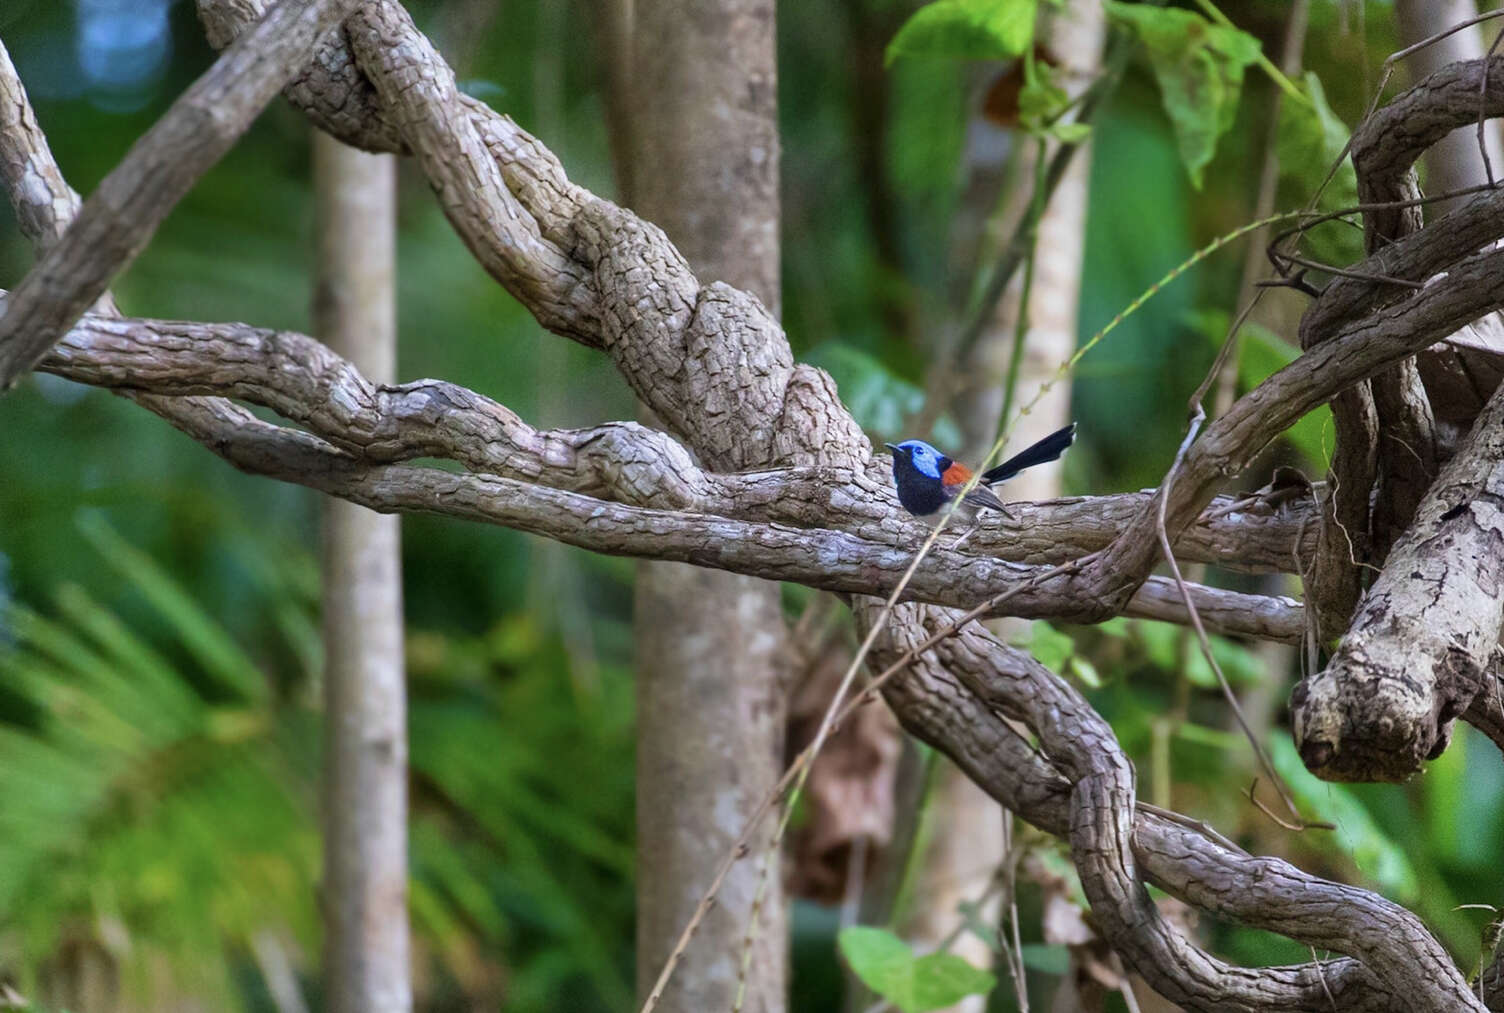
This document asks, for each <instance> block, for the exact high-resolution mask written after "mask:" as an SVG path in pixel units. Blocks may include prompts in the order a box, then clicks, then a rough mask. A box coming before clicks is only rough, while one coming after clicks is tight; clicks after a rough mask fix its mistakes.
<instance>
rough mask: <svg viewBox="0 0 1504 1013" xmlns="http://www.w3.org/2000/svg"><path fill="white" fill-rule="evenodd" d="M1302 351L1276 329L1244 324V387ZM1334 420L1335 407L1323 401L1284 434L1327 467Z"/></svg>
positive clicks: (1253, 384)
mask: <svg viewBox="0 0 1504 1013" xmlns="http://www.w3.org/2000/svg"><path fill="white" fill-rule="evenodd" d="M1299 354H1300V350H1299V349H1297V348H1296V347H1294V346H1293V345H1291V344H1290V343H1289V342H1288V341H1285V340H1283V339H1281V338H1280V337H1279V335H1277V334H1275V333H1274V332H1273V331H1270V330H1268V329H1266V328H1264V327H1260V326H1258V325H1257V324H1244V325H1243V334H1242V340H1241V343H1240V344H1239V346H1238V383H1239V384H1240V385H1241V386H1242V387H1243V389H1244V390H1252V389H1253V388H1254V387H1256V386H1258V385H1259V384H1260V383H1262V382H1263V381H1264V380H1266V379H1268V378H1269V377H1270V376H1272V375H1273V374H1274V373H1276V372H1278V371H1279V370H1281V369H1284V368H1285V367H1286V366H1288V365H1289V364H1290V363H1292V362H1294V361H1295V357H1296V356H1297V355H1299ZM1331 420H1332V410H1331V409H1330V408H1328V407H1327V406H1326V405H1322V406H1321V407H1320V408H1317V409H1315V410H1314V411H1311V412H1309V413H1308V414H1306V415H1305V416H1304V417H1303V418H1301V420H1300V421H1299V422H1297V423H1295V425H1293V426H1291V427H1290V428H1289V429H1287V430H1285V434H1284V435H1285V438H1286V439H1287V440H1289V441H1290V442H1291V443H1293V444H1294V445H1295V448H1296V449H1297V450H1299V451H1300V452H1301V454H1302V455H1303V456H1304V457H1305V459H1306V460H1307V461H1309V462H1311V464H1312V465H1317V466H1323V467H1324V466H1325V465H1326V462H1327V460H1328V459H1329V458H1330V457H1331V450H1332V441H1333V440H1334V439H1335V437H1334V435H1333V430H1332V421H1331Z"/></svg>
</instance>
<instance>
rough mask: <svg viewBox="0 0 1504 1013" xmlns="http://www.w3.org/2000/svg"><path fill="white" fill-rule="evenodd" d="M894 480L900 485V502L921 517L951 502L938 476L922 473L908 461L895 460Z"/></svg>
mask: <svg viewBox="0 0 1504 1013" xmlns="http://www.w3.org/2000/svg"><path fill="white" fill-rule="evenodd" d="M893 481H894V482H895V483H896V484H897V486H898V502H900V503H902V504H903V508H904V509H905V510H907V511H908V512H909V513H911V514H915V515H917V516H919V517H925V516H928V515H929V514H932V513H934V512H935V511H936V510H939V509H940V508H941V507H943V506H945V504H946V503H948V502H950V497H948V496H946V495H945V486H944V485H943V484H942V483H941V482H940V480H939V479H938V478H930V477H929V476H928V475H925V474H923V473H921V472H920V471H919V469H917V468H915V467H914V466H913V465H912V464H910V463H909V462H908V461H905V460H899V459H895V460H894V462H893Z"/></svg>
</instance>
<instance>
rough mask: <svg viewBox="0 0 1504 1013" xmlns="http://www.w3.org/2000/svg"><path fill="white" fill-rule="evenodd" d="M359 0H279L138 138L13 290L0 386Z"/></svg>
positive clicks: (39, 350)
mask: <svg viewBox="0 0 1504 1013" xmlns="http://www.w3.org/2000/svg"><path fill="white" fill-rule="evenodd" d="M359 2H360V0H282V2H281V3H278V4H277V5H276V6H275V7H273V8H271V10H269V11H268V12H267V14H266V16H265V17H264V18H263V19H262V20H261V21H260V22H259V23H258V24H257V25H256V26H255V27H254V28H252V29H251V30H250V31H248V32H247V33H246V34H245V35H243V36H242V37H241V38H240V39H238V40H237V41H236V43H235V44H234V45H233V46H231V47H229V48H228V49H226V50H225V52H224V53H223V54H222V55H221V56H220V58H219V59H218V60H217V61H216V62H215V64H214V66H213V67H211V68H209V70H208V71H207V72H206V73H205V74H204V75H203V76H202V77H200V78H199V79H198V80H197V81H195V82H194V83H193V85H192V86H191V87H190V88H189V89H188V90H187V91H185V92H184V93H183V94H182V95H181V96H179V97H178V99H177V101H175V102H174V103H173V104H172V108H170V109H169V110H168V111H167V112H166V114H164V115H163V117H162V118H161V119H160V120H158V121H157V122H156V124H155V125H153V126H152V128H151V129H150V130H148V131H147V132H146V134H145V135H144V136H142V138H141V139H140V140H139V141H137V142H136V144H135V146H134V147H133V148H131V151H130V154H128V155H126V157H125V159H124V160H123V161H121V163H120V164H119V165H118V166H116V167H115V168H114V169H113V170H112V171H111V172H110V174H109V175H108V176H106V177H105V179H104V182H102V183H100V184H99V189H98V190H97V191H96V192H95V193H94V194H93V195H92V196H90V198H89V199H88V200H87V201H85V202H84V205H83V208H82V210H80V211H79V213H78V216H77V218H76V219H75V220H74V221H73V223H72V224H71V225H70V226H69V228H68V231H67V233H66V234H64V235H63V236H61V237H60V238H59V239H58V241H57V242H56V243H54V244H52V245H51V246H49V248H48V250H47V252H46V253H44V254H43V255H42V258H41V260H40V262H39V263H38V264H37V266H36V267H35V268H34V269H33V270H32V271H30V272H29V273H28V274H27V275H26V277H25V278H24V279H23V280H22V282H21V284H20V285H19V286H18V287H17V288H16V291H15V292H14V293H13V294H12V297H11V299H10V303H9V308H8V309H7V310H6V313H5V316H3V317H0V391H3V390H5V389H6V388H8V387H10V386H11V385H12V384H13V383H15V381H16V378H17V377H19V376H20V375H21V374H22V373H24V372H26V371H27V370H29V369H31V368H32V366H34V365H36V363H37V361H38V360H40V359H41V358H42V356H43V355H45V354H46V353H47V349H49V348H51V347H52V346H53V345H54V344H55V343H56V342H57V340H58V339H59V338H61V337H62V336H63V335H64V334H65V333H67V331H68V328H69V327H71V326H72V325H73V323H74V322H75V321H76V320H77V319H78V318H79V317H80V316H81V315H82V314H83V313H84V311H85V310H87V309H88V308H89V307H90V306H91V305H93V304H94V302H95V300H97V299H99V297H100V296H102V295H103V294H104V292H105V290H106V289H107V288H109V285H110V280H111V279H112V278H114V276H115V275H116V274H118V273H120V271H122V270H124V269H125V268H126V267H127V266H128V265H129V264H130V263H131V261H133V260H134V259H135V258H136V255H137V254H138V253H140V252H141V250H142V249H143V248H145V246H146V244H147V242H149V241H150V240H151V237H152V235H153V234H155V232H156V230H157V225H158V224H160V223H161V221H162V219H164V218H166V217H167V213H168V212H169V211H171V210H172V208H173V206H174V205H176V204H177V202H178V201H179V200H180V199H181V198H182V196H183V195H184V194H185V193H187V192H188V188H189V187H190V186H192V185H193V184H194V183H195V182H196V181H197V180H198V178H199V177H200V176H202V175H203V174H204V173H205V172H207V171H208V170H209V168H210V167H211V166H213V165H214V163H216V162H218V161H219V159H220V158H221V157H223V155H224V154H225V152H227V151H229V150H230V146H231V145H232V144H234V143H235V140H236V138H238V137H239V136H240V135H241V134H242V133H244V132H245V130H246V128H247V127H249V126H250V125H251V122H252V121H253V120H254V119H255V118H256V116H257V115H259V114H260V112H261V110H262V108H263V107H264V106H265V105H266V104H267V103H268V102H270V101H271V100H272V98H273V97H275V96H276V94H277V91H278V90H279V89H280V88H281V87H282V86H283V85H284V84H286V83H287V82H288V81H289V80H290V79H291V78H292V76H293V75H294V74H295V73H296V72H297V71H298V70H299V69H301V68H302V67H303V66H304V65H306V64H307V63H308V58H309V57H310V56H311V55H312V54H313V51H314V45H315V43H316V42H317V41H318V39H319V37H320V36H321V35H322V34H323V33H324V32H325V31H327V30H328V29H329V27H330V26H332V25H336V24H338V23H339V22H340V21H341V20H342V19H343V18H344V16H345V15H346V14H348V13H349V12H350V11H351V10H353V9H354V8H355V7H356V6H357V5H358V4H359ZM28 203H29V202H28Z"/></svg>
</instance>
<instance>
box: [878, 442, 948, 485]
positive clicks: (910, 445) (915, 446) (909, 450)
mask: <svg viewBox="0 0 1504 1013" xmlns="http://www.w3.org/2000/svg"><path fill="white" fill-rule="evenodd" d="M883 446H885V447H887V448H888V449H889V450H891V451H893V471H894V473H895V474H897V473H898V469H899V468H900V467H901V466H902V463H903V462H904V461H907V462H909V463H910V464H912V465H913V466H914V470H915V471H917V472H919V474H921V475H923V476H924V477H925V478H934V479H938V478H939V477H940V475H941V473H942V472H944V471H945V469H946V468H947V467H948V466H949V465H950V458H948V457H946V456H945V455H944V454H942V453H940V451H938V450H936V449H935V448H934V447H932V446H930V445H929V444H928V443H925V442H924V441H923V440H904V441H903V442H902V443H899V444H892V443H885V444H883Z"/></svg>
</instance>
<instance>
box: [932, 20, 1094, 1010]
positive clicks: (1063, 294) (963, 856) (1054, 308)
mask: <svg viewBox="0 0 1504 1013" xmlns="http://www.w3.org/2000/svg"><path fill="white" fill-rule="evenodd" d="M1104 35H1105V25H1104V22H1103V18H1102V12H1101V5H1100V3H1098V2H1097V0H1071V2H1070V3H1068V4H1067V5H1066V8H1065V10H1064V11H1063V12H1062V13H1061V14H1060V15H1058V16H1057V17H1055V18H1054V19H1053V20H1052V22H1051V24H1050V25H1049V27H1048V29H1047V33H1046V36H1045V38H1046V44H1047V46H1048V48H1049V50H1050V52H1051V54H1052V55H1053V56H1054V57H1055V58H1056V59H1058V60H1059V61H1061V71H1062V74H1063V83H1064V84H1065V86H1066V87H1067V88H1068V89H1069V90H1070V92H1071V94H1073V95H1075V94H1079V93H1080V92H1081V91H1083V90H1084V89H1085V88H1086V86H1087V85H1088V84H1089V83H1090V80H1091V75H1092V74H1093V73H1094V72H1095V71H1096V70H1097V69H1098V68H1099V67H1100V65H1101V53H1102V43H1103V38H1104ZM976 119H977V120H978V122H976V123H973V124H972V125H971V127H970V133H971V142H972V145H973V146H974V147H975V148H976V149H977V150H980V151H984V152H985V151H988V150H993V149H995V148H997V147H998V144H997V142H993V143H991V144H988V143H985V138H984V137H979V136H978V135H979V134H982V135H985V134H986V133H987V132H989V131H996V130H999V129H1000V128H998V127H997V126H995V125H993V124H990V123H987V122H986V121H985V120H984V118H983V117H982V116H981V114H980V113H977V114H976ZM1014 143H1015V144H1016V145H1018V146H1019V147H1020V148H1021V149H1022V150H1021V151H1020V153H1019V157H1018V162H1019V163H1020V165H1019V167H1018V171H1017V172H1016V173H1015V179H1016V180H1017V181H1018V186H1019V188H1020V193H1018V194H1015V195H1013V199H1011V200H1010V201H1009V202H1008V205H1009V206H1008V207H1007V209H1006V211H1005V213H1004V215H1002V216H1001V217H1002V218H1003V219H1004V225H1005V227H1006V229H1007V230H1008V231H1011V229H1012V228H1013V226H1014V224H1015V223H1016V221H1017V219H1018V218H1021V217H1022V216H1023V214H1024V213H1025V212H1026V211H1027V209H1028V203H1029V190H1030V186H1031V183H1030V181H1031V180H1032V179H1033V176H1034V159H1035V158H1036V157H1037V152H1038V146H1037V145H1036V144H1035V143H1034V141H1033V140H1032V139H1031V138H1027V137H1024V136H1022V135H1021V134H1020V135H1019V136H1017V137H1015V138H1014ZM1090 156H1091V152H1090V150H1089V149H1087V150H1084V151H1081V152H1078V153H1077V154H1076V157H1075V158H1074V159H1073V160H1072V162H1071V165H1070V168H1069V169H1068V170H1067V172H1066V174H1065V176H1064V177H1062V179H1061V180H1060V184H1059V186H1058V187H1056V190H1055V193H1054V195H1053V196H1052V197H1051V199H1050V203H1049V205H1048V206H1047V207H1046V209H1045V212H1044V215H1043V217H1042V218H1041V219H1040V221H1039V233H1038V239H1037V241H1036V243H1035V261H1034V279H1033V284H1032V287H1031V292H1030V296H1029V307H1028V319H1027V320H1026V322H1025V332H1024V348H1023V357H1022V359H1021V360H1020V364H1019V373H1018V386H1017V389H1016V391H1015V399H1014V402H1013V408H1014V411H1015V412H1016V411H1017V410H1018V408H1019V407H1021V406H1022V405H1024V404H1026V403H1027V402H1028V401H1029V400H1031V399H1032V398H1033V397H1034V395H1035V393H1036V392H1037V391H1038V389H1039V387H1040V386H1041V385H1042V384H1043V383H1044V382H1045V381H1046V380H1048V379H1050V378H1051V377H1053V376H1054V374H1055V370H1056V369H1057V368H1058V367H1059V365H1060V363H1062V362H1064V361H1065V360H1066V359H1067V358H1068V357H1069V356H1070V354H1071V353H1072V352H1073V351H1074V350H1075V347H1076V310H1077V305H1078V303H1079V301H1080V293H1081V264H1082V259H1083V257H1084V254H1085V242H1086V204H1087V199H1086V198H1087V182H1088V178H1089V175H1090V165H1091V158H1090ZM975 171H977V172H982V173H988V174H994V173H995V169H994V168H992V167H990V166H988V165H985V164H981V165H978V166H977V167H976V170H975ZM1008 212H1011V214H1009V213H1008ZM1009 218H1012V220H1011V221H1009V220H1007V219H1009ZM1022 280H1023V272H1022V271H1020V272H1019V273H1018V274H1017V275H1016V276H1015V278H1014V281H1013V284H1012V285H1010V286H1009V288H1008V290H1007V291H1006V292H1005V293H1004V295H1003V298H1002V299H1001V300H1000V301H999V303H998V307H997V312H996V313H995V315H994V316H993V318H992V320H991V322H990V323H989V325H988V328H987V330H986V331H985V332H984V333H983V334H982V336H981V338H980V339H979V340H978V341H977V344H976V346H975V348H974V350H973V352H972V355H971V358H970V360H969V362H968V363H967V373H968V375H969V376H970V377H973V378H974V381H973V382H972V383H970V384H968V385H967V386H966V387H964V388H963V389H962V390H961V391H960V393H959V394H958V395H957V398H956V404H955V414H956V419H957V422H958V423H959V424H960V426H961V430H962V434H963V437H964V439H965V450H964V451H963V453H964V454H965V455H966V459H967V460H969V461H972V462H973V463H975V462H976V461H978V460H979V459H980V456H981V455H983V454H985V453H986V452H987V450H988V449H990V448H991V446H992V443H993V441H994V440H995V439H996V438H997V430H998V425H999V422H1000V421H1002V422H1006V421H1007V420H1001V419H1000V418H999V413H1000V412H1001V410H1002V406H1003V400H1004V385H1005V384H1006V382H1007V374H1008V364H1009V359H1010V357H1011V356H1012V354H1013V347H1014V341H1015V335H1016V332H1017V326H1018V314H1019V308H1020V302H1021V295H1022ZM1070 396H1071V394H1070V385H1069V384H1068V383H1062V384H1059V385H1057V386H1056V387H1055V388H1054V389H1053V390H1052V391H1051V392H1050V393H1049V394H1048V395H1046V396H1045V397H1044V399H1043V400H1041V401H1040V402H1039V404H1038V405H1036V406H1035V407H1034V408H1033V410H1032V411H1031V412H1030V413H1029V414H1028V415H1026V416H1023V417H1022V418H1020V419H1019V420H1018V423H1017V425H1016V426H1015V427H1014V430H1013V435H1012V437H1011V439H1010V441H1009V446H1008V448H1006V449H1005V450H1004V451H1003V454H1004V455H1007V454H1009V453H1012V452H1015V451H1017V450H1019V449H1022V448H1023V447H1026V446H1028V445H1029V444H1030V443H1032V442H1034V441H1035V440H1037V439H1039V438H1041V437H1043V436H1045V435H1046V434H1047V433H1049V432H1051V431H1053V430H1055V429H1058V428H1060V427H1061V426H1063V425H1065V424H1066V423H1067V422H1069V421H1070ZM1000 495H1001V496H1002V498H1003V500H1004V501H1005V502H1006V501H1009V500H1041V499H1050V498H1053V497H1055V496H1058V495H1060V466H1059V465H1049V466H1045V467H1039V468H1033V469H1030V470H1029V471H1026V472H1024V473H1023V474H1021V475H1019V476H1018V477H1017V478H1015V479H1013V480H1011V481H1010V482H1009V483H1008V485H1007V486H1006V488H1004V489H1002V490H1001V491H1000ZM989 625H992V626H993V628H994V629H995V630H996V631H997V632H999V633H1001V634H1003V635H1004V636H1005V637H1013V636H1017V635H1019V634H1022V633H1024V632H1025V631H1027V629H1028V626H1029V624H1028V622H1026V621H1024V620H1014V619H1004V620H998V621H997V622H996V623H994V624H989ZM942 762H943V763H944V766H943V767H942V769H941V770H940V772H939V776H938V778H937V781H936V787H935V797H934V799H933V801H932V803H931V809H930V819H931V821H932V823H933V825H934V826H935V827H936V828H937V830H936V832H935V833H934V834H933V837H932V840H933V844H932V845H931V846H930V850H929V852H928V854H926V855H925V857H924V865H923V867H922V878H921V880H920V886H919V889H918V896H919V897H920V898H922V899H923V907H922V908H920V909H918V910H917V911H916V921H915V925H914V926H913V929H914V933H915V936H916V938H917V939H918V940H920V941H922V943H930V944H938V943H939V942H940V941H941V940H943V939H945V938H946V937H947V936H948V935H949V934H950V933H951V932H952V931H953V930H954V929H955V927H956V925H957V924H958V923H959V921H960V919H961V915H960V913H959V911H958V908H959V906H960V905H961V904H962V903H963V902H966V901H975V900H976V899H977V898H978V897H981V896H983V895H984V894H985V893H986V892H987V887H988V883H989V881H990V880H991V878H992V876H993V875H994V874H995V873H996V872H997V870H998V868H999V866H1000V865H1001V864H1002V863H1003V861H1004V860H1005V857H1006V856H1005V855H1004V834H1003V820H1004V819H1008V818H1011V816H1009V814H1007V813H1003V814H1002V815H1001V818H1000V814H999V809H998V806H997V803H996V802H994V801H993V800H992V799H991V798H990V797H989V796H988V795H987V794H986V793H985V792H983V791H982V789H980V788H978V787H977V786H976V785H975V784H974V783H972V782H971V781H970V780H968V779H967V778H966V776H965V775H964V774H962V773H961V771H960V770H958V769H957V768H956V767H955V766H954V765H953V764H951V763H949V762H945V761H942ZM1005 915H1006V913H1005V912H1002V911H1000V909H999V907H998V905H997V903H993V904H991V905H989V906H988V908H987V909H985V911H984V912H983V918H984V919H985V920H987V921H988V922H989V923H991V924H999V919H1000V917H1004V916H1005ZM952 950H953V952H956V953H959V954H960V955H961V956H964V957H965V958H966V959H967V960H969V961H971V962H972V963H974V964H979V965H982V966H986V965H987V964H989V963H991V962H992V951H991V949H990V948H989V947H988V946H987V944H986V943H985V942H983V941H982V940H980V939H978V938H977V937H976V936H975V935H973V934H971V933H965V934H963V935H962V936H961V938H960V939H959V940H957V942H956V944H955V945H954V946H953V947H952ZM1001 987H1002V988H1003V989H1004V991H1010V990H1011V986H1009V985H1006V984H1005V985H1003V986H1001ZM985 1007H986V1001H985V999H984V998H982V997H973V998H971V999H967V1000H964V1001H963V1002H961V1003H958V1004H957V1005H956V1006H955V1007H952V1008H953V1009H954V1010H957V1011H965V1013H980V1011H981V1010H982V1009H984V1008H985Z"/></svg>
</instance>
